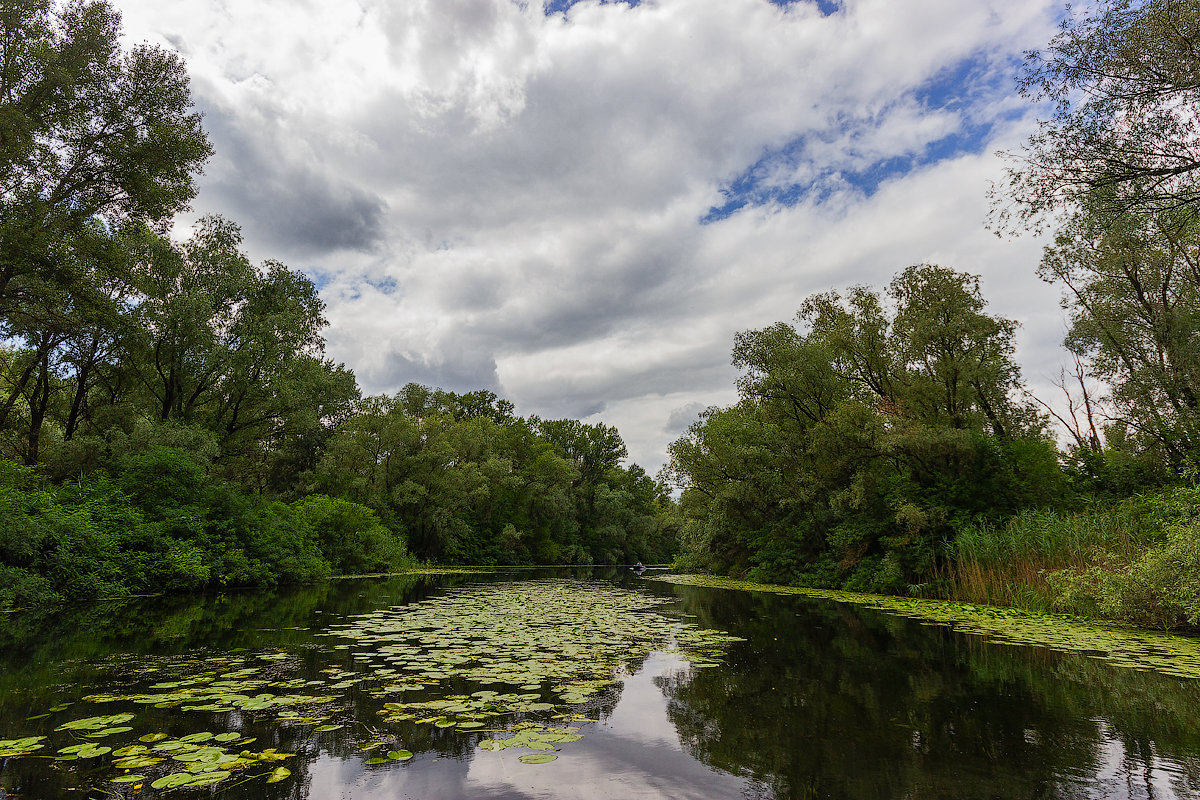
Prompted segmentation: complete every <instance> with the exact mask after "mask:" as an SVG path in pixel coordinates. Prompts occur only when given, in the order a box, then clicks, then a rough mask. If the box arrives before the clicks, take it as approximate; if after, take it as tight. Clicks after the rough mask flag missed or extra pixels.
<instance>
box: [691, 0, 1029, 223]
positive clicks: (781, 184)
mask: <svg viewBox="0 0 1200 800" xmlns="http://www.w3.org/2000/svg"><path fill="white" fill-rule="evenodd" d="M806 1H807V0H806ZM1017 63H1018V59H1016V58H1014V59H1012V60H1011V61H1006V62H1005V63H1002V64H999V65H997V64H996V63H993V62H991V61H989V60H988V59H986V58H984V57H982V56H980V55H975V56H972V57H971V58H967V59H964V60H962V61H960V62H958V63H957V64H955V65H953V66H952V67H949V68H947V69H944V70H942V71H941V72H939V73H938V74H937V75H935V76H934V77H933V78H931V79H930V80H929V81H927V82H926V83H925V84H923V85H922V86H920V87H918V88H917V89H916V90H915V91H914V92H913V93H912V95H911V99H912V101H913V102H914V103H915V104H916V105H917V106H918V107H919V108H921V109H922V110H923V111H925V112H928V113H931V114H933V113H947V112H948V113H951V114H954V115H955V116H956V117H957V118H958V120H959V126H958V128H957V129H956V130H954V131H953V132H951V133H949V134H946V135H943V136H940V137H939V138H937V139H933V140H929V141H926V142H923V143H921V144H919V145H917V146H915V147H913V148H911V149H910V150H908V151H907V152H902V153H893V154H887V155H882V156H881V157H879V158H877V159H876V160H875V161H874V162H872V163H869V164H866V165H858V164H854V163H851V162H853V154H852V153H848V154H847V155H848V156H850V158H848V159H847V162H848V163H839V164H820V163H816V162H815V161H814V160H813V157H812V155H811V152H810V147H809V144H810V143H817V142H824V143H828V142H830V141H833V140H838V139H845V138H847V136H848V138H849V141H850V143H851V144H852V143H853V141H854V138H855V137H854V133H853V128H854V126H856V125H862V126H867V125H871V124H873V123H872V122H871V121H867V120H846V119H842V120H839V123H838V126H839V127H838V129H836V130H832V131H813V132H809V133H806V134H802V135H800V136H797V137H796V138H794V139H792V140H791V141H790V142H788V143H787V144H786V145H784V146H783V147H780V148H777V149H771V150H768V151H766V152H764V153H763V154H762V157H761V158H759V159H758V161H756V162H755V163H753V164H751V165H750V166H749V167H748V168H747V169H745V170H744V171H743V172H742V173H741V174H740V175H737V176H736V177H734V178H733V179H732V180H731V181H729V182H728V183H726V184H725V185H724V186H722V187H721V196H722V202H721V203H720V204H719V205H715V206H713V207H712V208H710V209H709V210H708V212H707V213H706V214H705V215H704V216H703V217H701V220H700V221H701V223H702V224H709V223H712V222H717V221H720V220H722V219H725V218H727V217H729V216H731V215H733V214H736V213H737V212H738V211H741V210H742V209H745V208H753V207H757V206H785V207H790V206H794V205H796V204H797V203H800V202H805V201H807V202H813V203H817V204H819V203H821V202H822V201H824V200H827V199H828V198H829V197H831V196H832V195H833V194H835V193H836V192H838V191H844V190H847V189H849V190H854V191H858V192H861V193H862V194H863V195H865V196H867V197H869V196H871V195H873V194H874V193H875V192H876V191H878V190H879V187H880V186H881V185H882V184H884V183H885V182H886V181H888V180H890V179H893V178H897V177H900V176H903V175H905V174H907V173H908V172H911V171H912V170H915V169H919V168H921V167H925V166H929V165H933V164H937V163H939V162H941V161H946V160H949V159H954V158H958V157H960V156H963V155H970V154H977V153H981V152H983V151H984V149H985V148H986V147H987V143H988V141H989V140H990V138H991V135H992V132H993V129H994V128H995V127H996V125H998V124H1000V123H1002V122H1005V121H1008V120H1010V119H1012V118H1014V117H1017V116H1020V114H1021V109H1019V108H1013V109H1011V110H1007V111H1006V110H1003V108H1002V107H1001V106H997V108H996V109H988V108H987V106H988V104H989V103H990V102H992V101H995V100H997V99H998V98H1001V97H1003V96H1005V95H1006V94H1008V93H1010V92H1011V91H1012V90H1013V78H1012V76H1013V75H1015V74H1016V72H1017V66H1016V65H1017ZM886 119H887V118H886V115H885V116H884V122H883V124H884V125H886V124H887V122H886ZM789 175H791V176H797V180H788V179H787V177H786V176H789ZM781 176H783V177H782V178H781Z"/></svg>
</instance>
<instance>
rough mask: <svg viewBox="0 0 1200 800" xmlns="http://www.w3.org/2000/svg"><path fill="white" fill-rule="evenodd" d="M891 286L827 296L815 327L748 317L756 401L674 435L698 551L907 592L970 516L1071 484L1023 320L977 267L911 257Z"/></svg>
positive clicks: (816, 581) (741, 345)
mask: <svg viewBox="0 0 1200 800" xmlns="http://www.w3.org/2000/svg"><path fill="white" fill-rule="evenodd" d="M888 296H889V298H890V300H891V301H892V302H893V303H894V311H889V310H888V309H887V306H886V305H885V301H884V298H883V297H882V296H881V295H880V294H878V293H876V292H873V291H871V290H870V289H868V288H865V287H858V288H855V289H852V290H851V291H850V292H849V294H848V295H847V296H846V297H845V298H842V297H841V296H840V295H838V294H835V293H828V294H823V295H817V296H815V297H813V298H810V299H809V301H807V302H806V303H805V305H804V307H803V308H802V309H801V312H800V315H799V318H798V321H799V322H800V323H801V326H800V327H793V326H790V325H785V324H782V323H781V324H777V325H774V326H771V327H770V328H767V329H764V330H761V331H747V332H744V333H740V334H738V336H737V338H736V340H735V345H734V355H733V362H734V364H735V365H736V366H739V367H741V368H742V369H743V375H742V378H741V379H740V380H739V383H738V389H739V392H740V394H741V396H742V399H741V401H740V402H739V403H738V404H737V405H736V406H733V407H732V408H728V409H710V410H709V411H707V412H705V414H704V415H702V417H701V419H700V421H698V422H697V423H696V424H695V425H693V426H692V428H691V429H690V431H689V432H688V435H687V436H685V437H684V438H683V439H680V440H679V441H677V442H675V443H674V444H673V445H672V446H671V458H672V461H671V466H670V472H671V475H672V476H673V477H674V479H675V480H676V483H677V485H679V486H680V487H681V488H683V489H684V495H683V497H682V499H681V506H682V509H683V511H684V514H685V516H686V518H687V520H688V521H687V523H686V524H685V529H684V530H685V532H684V534H683V536H684V542H685V546H686V548H687V553H686V554H685V558H687V559H689V560H690V563H693V564H697V565H702V566H707V567H710V568H714V569H717V570H721V571H725V572H732V573H743V574H744V573H748V574H750V575H752V576H754V577H755V578H756V579H763V580H776V581H780V580H782V581H785V582H793V581H794V582H799V583H804V584H808V585H815V586H846V587H848V588H854V589H859V590H866V591H880V592H905V591H907V590H908V587H909V586H913V585H917V584H921V583H924V582H926V581H928V580H930V579H931V578H932V577H933V575H934V573H935V570H936V568H937V565H938V561H939V558H940V554H941V553H943V552H944V551H945V548H946V547H947V545H948V543H949V542H951V541H952V540H953V537H954V530H955V526H956V525H958V524H961V523H962V522H964V521H967V520H970V519H973V518H976V517H990V516H999V517H1002V516H1004V515H1007V514H1011V513H1013V512H1015V511H1017V510H1018V509H1020V508H1024V507H1027V506H1029V505H1038V504H1042V503H1047V502H1050V501H1051V500H1052V498H1053V497H1054V495H1053V492H1054V489H1055V487H1056V486H1061V484H1062V476H1061V473H1060V471H1059V470H1058V467H1057V464H1056V460H1055V450H1054V446H1053V444H1052V443H1051V442H1050V441H1049V440H1048V438H1047V437H1046V434H1045V432H1044V430H1043V427H1042V423H1041V420H1040V419H1039V418H1038V417H1037V416H1036V415H1035V414H1034V413H1033V411H1032V410H1031V409H1030V408H1029V407H1028V406H1026V405H1023V404H1022V403H1020V402H1018V401H1016V400H1014V399H1013V398H1014V396H1015V389H1016V387H1017V386H1018V385H1019V374H1018V370H1017V367H1016V365H1015V363H1014V362H1013V360H1012V336H1013V333H1014V331H1015V323H1013V322H1012V321H1010V320H1005V319H1000V318H996V317H992V316H989V315H987V314H986V313H985V311H984V308H985V306H984V301H983V299H982V297H981V295H980V293H979V286H978V280H977V279H976V278H973V277H972V276H969V275H964V274H962V273H956V272H954V271H952V270H949V269H945V268H942V267H935V266H928V265H922V266H916V267H911V268H909V269H907V270H905V271H904V272H902V273H901V274H900V275H898V276H897V277H896V279H895V280H894V281H893V282H892V284H891V285H890V287H889V288H888Z"/></svg>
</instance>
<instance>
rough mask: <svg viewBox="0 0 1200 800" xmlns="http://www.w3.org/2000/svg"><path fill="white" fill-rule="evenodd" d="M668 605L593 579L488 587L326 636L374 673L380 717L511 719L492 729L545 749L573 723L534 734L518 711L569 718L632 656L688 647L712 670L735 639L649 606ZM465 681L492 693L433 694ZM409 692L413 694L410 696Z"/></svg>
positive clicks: (478, 725) (469, 721)
mask: <svg viewBox="0 0 1200 800" xmlns="http://www.w3.org/2000/svg"><path fill="white" fill-rule="evenodd" d="M667 602H671V601H670V600H669V599H666V598H658V597H652V596H648V595H645V594H641V593H637V592H631V591H627V590H621V589H617V588H614V587H611V586H608V585H605V584H597V583H586V582H561V581H527V582H520V583H506V584H492V585H487V586H475V587H468V588H464V589H459V590H456V591H451V592H449V593H447V594H446V595H444V596H441V597H437V598H433V599H430V600H426V601H424V602H421V603H416V604H413V605H407V606H397V607H393V608H387V609H381V610H379V611H375V612H372V613H369V614H363V615H361V616H358V617H355V618H353V619H352V621H351V622H349V623H347V624H344V625H340V626H336V627H335V628H333V629H331V630H330V631H329V632H328V633H327V634H324V635H330V636H342V637H346V638H349V639H351V640H353V641H354V642H355V644H356V655H358V656H359V657H361V658H363V659H364V660H368V666H371V667H373V668H374V670H375V675H376V676H377V677H379V678H381V679H382V680H381V681H380V683H379V685H377V686H376V688H375V689H374V690H373V692H372V693H373V694H374V695H375V696H376V697H379V698H383V699H386V700H388V702H386V703H385V704H384V707H383V709H382V710H381V711H380V712H379V713H380V714H381V715H382V716H383V719H384V721H385V722H388V723H400V722H412V723H415V724H428V725H432V726H435V727H438V728H454V729H456V730H459V731H463V732H473V731H479V730H481V729H484V728H485V727H489V726H490V727H492V728H493V729H495V728H496V726H497V724H498V722H497V720H498V719H502V718H503V719H508V720H511V721H510V722H508V724H507V725H504V726H502V727H501V728H500V730H503V731H518V732H519V733H518V734H517V738H516V739H515V741H517V742H526V741H529V742H534V743H540V744H541V745H545V748H546V749H548V748H549V747H550V746H551V745H550V743H551V742H554V743H567V742H572V741H578V739H579V738H581V737H580V736H579V735H578V734H577V729H563V728H552V729H544V730H542V732H541V733H540V734H537V736H535V735H534V734H531V733H529V732H528V731H529V730H530V729H531V728H530V726H532V727H534V728H543V727H544V726H541V725H538V724H537V723H532V722H529V721H528V720H525V719H523V718H524V717H525V716H527V715H531V714H546V713H547V712H552V711H557V712H560V713H558V714H555V715H551V717H552V718H555V717H556V718H558V719H560V720H562V719H571V718H573V716H575V715H571V714H568V713H561V712H566V711H567V709H568V707H570V706H577V705H584V704H588V703H590V702H592V701H593V700H595V699H596V698H597V696H599V695H602V693H603V692H604V691H605V690H606V689H607V688H608V687H610V686H611V685H613V684H614V683H616V682H617V678H616V677H615V676H617V675H619V674H620V673H621V672H622V670H623V669H625V668H626V666H627V665H628V664H629V663H630V662H631V661H632V660H634V659H637V658H641V657H644V656H646V655H648V654H649V653H650V652H652V651H654V650H657V649H669V648H675V649H683V650H684V651H685V652H693V651H696V652H695V657H697V658H699V659H701V660H703V661H704V662H705V663H706V664H714V665H715V664H716V663H719V660H720V649H719V648H720V646H721V645H724V644H725V643H727V642H730V641H735V640H737V637H731V636H727V635H725V634H722V633H719V632H716V631H706V630H701V629H699V628H697V627H695V626H694V625H690V624H685V623H682V622H680V621H678V620H673V619H670V618H668V617H666V616H663V615H661V614H657V613H654V611H653V609H654V607H655V606H658V605H660V604H662V603H667ZM464 680H465V681H469V682H471V683H473V684H476V685H479V686H481V687H498V688H481V689H480V690H479V691H476V692H473V693H471V694H462V693H457V694H448V693H445V692H444V691H441V690H440V687H442V686H444V685H445V684H447V683H454V682H458V681H464ZM409 693H414V694H417V695H419V696H418V697H416V698H414V699H411V700H409V699H408V698H407V696H406V695H407V694H409ZM517 717H521V718H522V719H519V720H518V719H517ZM539 737H540V738H539ZM508 741H513V740H512V739H496V738H488V739H482V740H481V742H480V747H483V748H484V749H491V750H498V749H503V748H504V747H506V746H509V745H506V744H496V743H497V742H508ZM489 743H491V744H489ZM521 746H528V745H525V744H522V745H521ZM534 749H543V748H541V747H537V748H534ZM548 760H550V759H538V760H534V761H529V760H525V761H526V763H545V762H546V761H548Z"/></svg>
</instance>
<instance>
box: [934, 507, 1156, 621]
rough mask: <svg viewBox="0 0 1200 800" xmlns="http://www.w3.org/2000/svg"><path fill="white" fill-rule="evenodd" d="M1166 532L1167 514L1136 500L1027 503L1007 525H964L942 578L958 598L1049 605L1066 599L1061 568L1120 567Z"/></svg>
mask: <svg viewBox="0 0 1200 800" xmlns="http://www.w3.org/2000/svg"><path fill="white" fill-rule="evenodd" d="M1161 537H1162V521H1161V519H1159V518H1158V517H1157V515H1155V514H1153V513H1147V508H1146V507H1145V505H1144V504H1142V503H1140V502H1137V501H1128V502H1125V503H1121V504H1119V505H1117V506H1114V507H1109V508H1103V509H1096V510H1087V511H1081V512H1075V513H1060V512H1052V511H1025V512H1023V513H1021V514H1019V515H1017V516H1016V517H1013V518H1012V519H1010V520H1009V521H1008V522H1007V523H1005V524H1003V525H992V524H988V523H981V524H977V525H968V526H966V527H964V528H962V529H961V530H960V531H959V533H958V537H957V539H956V540H955V547H954V553H953V555H952V557H951V559H950V560H949V562H948V564H947V565H946V567H945V568H944V570H943V574H942V575H941V578H942V581H941V583H942V585H943V586H945V587H946V588H947V593H948V596H949V597H950V598H952V599H955V600H963V601H967V602H973V603H985V604H988V605H1001V606H1017V607H1020V608H1028V609H1032V610H1038V611H1049V610H1052V609H1055V608H1056V607H1057V606H1058V605H1059V602H1058V601H1059V598H1060V595H1061V593H1062V581H1061V577H1060V576H1061V575H1062V574H1064V573H1065V574H1083V573H1086V572H1088V571H1090V570H1093V569H1094V568H1097V567H1099V568H1101V569H1106V570H1113V571H1116V570H1120V569H1122V568H1124V567H1125V566H1126V565H1128V564H1130V563H1133V562H1134V561H1135V560H1136V559H1137V558H1138V557H1139V556H1140V555H1141V554H1143V553H1144V552H1145V551H1146V550H1147V549H1148V548H1149V547H1151V546H1152V545H1153V544H1154V543H1155V542H1156V541H1159V540H1160V539H1161ZM1055 573H1059V575H1058V576H1056V574H1055Z"/></svg>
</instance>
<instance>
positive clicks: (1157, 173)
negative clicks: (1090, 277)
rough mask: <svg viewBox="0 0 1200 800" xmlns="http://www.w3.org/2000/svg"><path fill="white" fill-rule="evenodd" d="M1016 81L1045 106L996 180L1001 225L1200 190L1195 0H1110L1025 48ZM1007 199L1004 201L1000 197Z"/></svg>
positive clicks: (1176, 201)
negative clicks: (1042, 46)
mask: <svg viewBox="0 0 1200 800" xmlns="http://www.w3.org/2000/svg"><path fill="white" fill-rule="evenodd" d="M1020 85H1021V91H1022V93H1023V94H1024V95H1026V96H1028V97H1029V98H1031V99H1032V100H1035V101H1048V102H1050V103H1052V104H1053V109H1054V110H1053V113H1052V116H1051V117H1050V118H1049V119H1047V120H1043V121H1042V122H1041V123H1040V128H1039V130H1038V132H1037V133H1036V134H1034V135H1033V136H1032V137H1030V139H1029V142H1028V144H1027V145H1026V146H1025V148H1024V149H1023V150H1022V151H1021V152H1020V153H1018V154H1010V158H1011V159H1012V160H1013V161H1014V162H1015V165H1014V166H1013V167H1012V168H1011V169H1010V170H1009V171H1008V176H1007V180H1006V181H1005V184H1004V185H1003V186H1001V187H997V188H996V189H994V191H993V200H994V201H995V202H994V205H993V218H992V223H993V225H994V226H995V227H997V228H998V229H1001V230H1004V229H1012V228H1017V227H1024V226H1032V227H1035V228H1040V227H1041V226H1042V225H1043V224H1044V221H1045V219H1046V218H1047V215H1048V213H1049V212H1052V211H1055V210H1058V209H1062V208H1079V207H1082V206H1084V205H1091V206H1092V208H1093V210H1094V211H1095V212H1102V213H1103V214H1104V215H1105V216H1112V215H1120V214H1122V213H1125V212H1131V211H1135V212H1136V211H1149V212H1155V211H1159V210H1169V209H1181V208H1191V209H1194V208H1195V206H1196V203H1197V202H1198V201H1200V183H1198V182H1197V180H1196V178H1197V175H1198V174H1200V173H1198V172H1197V171H1198V170H1200V3H1197V2H1195V0H1110V1H1109V2H1107V3H1105V4H1104V5H1103V6H1102V8H1101V9H1100V10H1097V11H1095V12H1092V13H1085V14H1081V15H1076V16H1071V17H1069V18H1068V19H1067V20H1066V21H1065V22H1064V23H1063V25H1062V28H1061V30H1060V31H1059V33H1058V35H1057V36H1055V37H1054V39H1053V40H1052V41H1051V42H1050V44H1049V46H1048V47H1047V48H1046V50H1045V51H1044V52H1039V51H1034V52H1032V53H1030V54H1029V55H1028V57H1027V59H1026V64H1025V70H1024V73H1023V75H1022V77H1021V81H1020ZM1006 201H1007V202H1006Z"/></svg>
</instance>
